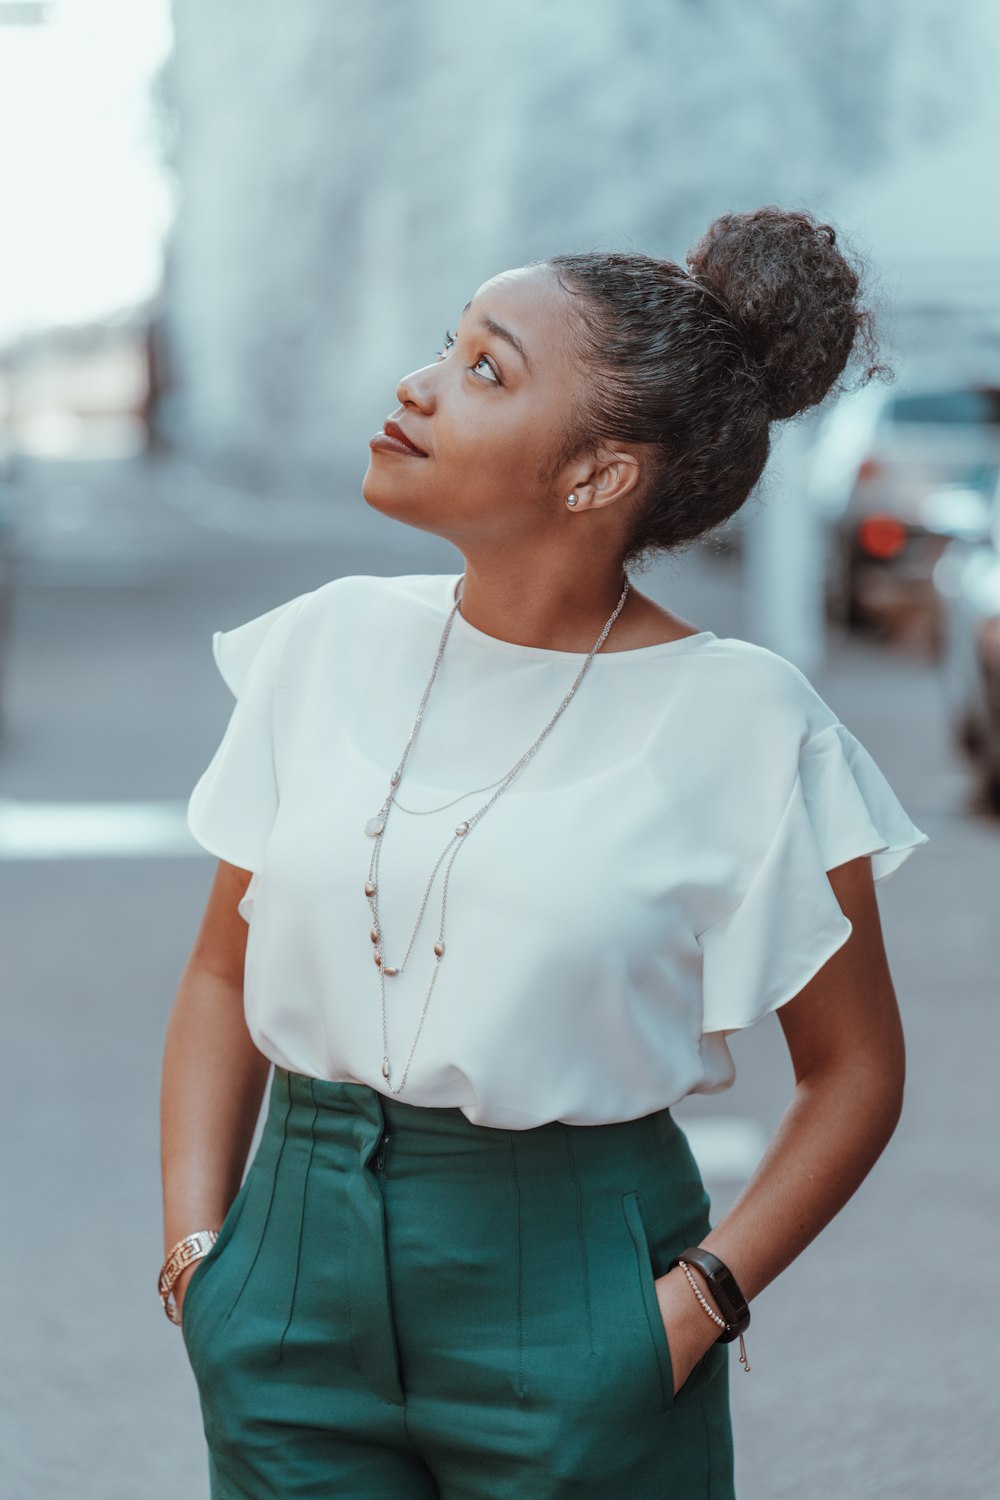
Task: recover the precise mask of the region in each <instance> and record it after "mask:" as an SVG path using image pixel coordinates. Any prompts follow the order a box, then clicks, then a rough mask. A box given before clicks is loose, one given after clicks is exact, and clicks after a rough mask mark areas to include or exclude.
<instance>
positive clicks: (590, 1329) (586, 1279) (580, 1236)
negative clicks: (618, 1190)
mask: <svg viewBox="0 0 1000 1500" xmlns="http://www.w3.org/2000/svg"><path fill="white" fill-rule="evenodd" d="M559 1123H560V1125H561V1126H562V1132H563V1140H564V1141H565V1142H566V1155H567V1157H568V1159H569V1172H570V1177H571V1178H572V1180H573V1191H574V1193H575V1194H576V1237H577V1242H578V1243H579V1246H580V1264H581V1267H582V1270H583V1298H584V1302H585V1304H586V1308H587V1339H588V1341H589V1343H590V1352H591V1354H596V1353H597V1350H596V1349H595V1348H594V1318H593V1313H592V1310H591V1305H590V1260H589V1257H588V1255H587V1238H586V1235H585V1234H584V1232H583V1189H582V1188H581V1186H580V1174H579V1171H578V1169H577V1163H576V1153H575V1151H574V1148H573V1134H572V1129H571V1127H570V1126H568V1125H566V1124H565V1123H564V1122H563V1121H560V1122H559Z"/></svg>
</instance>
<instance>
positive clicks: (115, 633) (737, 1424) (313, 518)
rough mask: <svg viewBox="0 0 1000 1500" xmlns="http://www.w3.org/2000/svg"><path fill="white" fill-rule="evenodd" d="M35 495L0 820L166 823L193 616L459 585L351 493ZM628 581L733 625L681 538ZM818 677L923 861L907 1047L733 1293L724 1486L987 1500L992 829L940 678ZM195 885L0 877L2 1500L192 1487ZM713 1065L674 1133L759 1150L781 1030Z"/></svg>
mask: <svg viewBox="0 0 1000 1500" xmlns="http://www.w3.org/2000/svg"><path fill="white" fill-rule="evenodd" d="M26 498H27V501H28V511H27V514H26V517H25V522H24V525H23V527H22V535H21V551H22V558H21V566H20V576H21V581H20V587H19V592H18V595H17V598H16V602H15V611H14V632H13V639H12V641H11V643H10V652H9V657H8V662H7V667H8V670H7V673H6V688H5V698H6V701H5V733H4V735H3V738H2V740H0V800H2V801H5V802H6V804H7V806H8V807H10V806H11V805H12V804H13V805H17V806H25V807H30V806H33V805H35V804H37V803H46V802H48V803H51V802H60V801H69V802H74V803H80V804H89V803H101V802H106V801H109V800H113V801H118V802H129V801H133V800H134V801H137V802H155V803H177V804H179V803H183V802H184V801H185V800H186V797H187V795H188V793H189V791H190V788H191V786H192V785H193V783H194V781H195V779H196V778H197V776H198V775H199V774H200V772H201V770H202V769H203V767H204V765H205V764H206V763H207V759H208V757H209V756H210V754H211V752H212V750H213V749H214V746H215V743H216V742H217V740H218V737H219V734H220V733H221V729H222V727H223V725H224V723H225V720H226V717H227V715H228V713H229V709H230V706H231V699H230V698H229V695H228V693H227V691H226V690H225V688H224V687H223V685H222V684H221V682H220V681H219V679H218V677H217V675H216V672H215V667H214V664H213V662H212V659H211V652H210V649H209V637H210V634H211V631H212V630H213V629H215V628H218V627H227V626H230V625H234V624H237V623H239V622H241V621H242V620H244V619H247V618H249V617H250V616H252V615H254V614H257V613H259V612H260V611H262V610H264V609H266V608H269V607H271V605H273V604H276V603H278V602H280V601H281V600H283V599H286V598H289V597H291V596H292V595H294V594H297V593H300V592H301V591H302V590H304V589H307V588H311V587H314V586H316V585H317V584H319V583H322V582H324V581H325V580H326V579H327V578H330V577H333V576H335V575H337V574H341V573H347V572H372V573H400V572H410V571H452V570H454V571H458V569H459V568H460V567H461V557H460V555H459V554H458V553H457V552H455V551H454V550H453V549H452V548H451V547H449V546H448V545H447V544H443V543H440V542H438V541H437V540H436V539H434V538H432V537H429V536H426V535H424V534H422V533H415V532H412V531H408V530H407V529H406V528H403V527H400V526H399V525H397V524H395V523H392V522H389V521H387V520H385V519H384V518H382V517H379V516H375V515H373V514H372V513H371V512H369V511H368V509H367V507H366V506H365V505H364V502H363V500H362V499H361V498H360V496H358V498H357V499H353V498H349V499H347V500H342V501H340V502H339V503H338V502H336V501H335V500H333V499H330V500H329V501H327V502H324V503H319V502H309V503H306V502H302V503H298V502H296V503H291V502H290V503H289V505H288V507H287V510H286V511H284V512H282V513H281V514H280V515H279V514H278V512H277V509H276V506H275V505H273V504H270V505H268V504H266V503H264V502H259V503H254V504H252V505H246V506H243V507H242V508H241V507H240V505H239V498H238V497H235V496H232V495H227V494H225V493H224V492H222V491H217V490H210V489H209V488H208V487H206V486H204V485H202V484H200V483H199V482H198V481H196V480H195V479H194V478H193V477H192V476H191V475H190V474H185V473H184V471H180V470H174V469H171V470H169V471H167V472H165V473H163V474H161V475H160V476H158V478H157V480H156V483H152V482H151V480H150V477H149V476H148V475H146V474H143V473H141V472H139V471H132V470H130V469H127V468H125V469H122V470H120V471H109V472H105V471H103V470H97V469H93V468H92V469H90V470H84V469H81V470H80V471H79V472H71V471H68V470H65V471H62V472H61V474H60V475H59V477H58V479H56V478H54V477H53V476H52V475H46V474H41V475H38V476H35V477H34V478H32V479H31V482H30V487H29V493H28V495H27V497H26ZM282 516H284V520H282ZM282 530H284V531H285V533H286V535H284V536H282ZM288 533H290V535H289V534H288ZM640 587H642V588H643V589H644V590H646V591H648V592H651V593H654V594H656V596H657V597H659V598H661V599H662V600H663V601H664V602H667V603H669V604H670V605H671V607H672V608H674V609H676V610H677V611H678V612H679V613H681V614H682V615H684V616H685V617H686V618H688V619H690V620H692V621H694V622H696V623H698V624H699V625H700V626H702V627H703V628H710V629H713V630H715V631H716V633H717V634H725V635H743V634H745V631H744V629H743V624H742V621H743V612H742V607H741V597H740V588H739V564H738V560H737V559H736V558H735V557H733V556H709V555H706V554H705V553H704V552H703V551H702V549H695V551H694V552H693V553H691V554H690V555H689V556H688V557H687V558H686V559H684V560H683V561H682V562H681V563H679V564H676V565H674V566H673V567H670V568H665V569H663V570H661V571H659V572H658V573H657V574H656V576H655V577H652V576H647V577H645V578H643V579H642V580H640ZM813 681H814V682H815V684H816V686H817V688H818V689H819V690H820V691H821V692H822V693H823V695H824V696H825V697H826V698H827V701H828V702H830V703H831V704H832V705H833V707H834V708H835V709H836V711H837V712H838V713H839V715H840V717H841V718H842V719H843V720H844V722H845V723H846V724H847V725H848V726H849V727H850V728H851V729H852V730H853V731H854V732H855V733H856V734H857V735H858V737H859V738H860V739H861V741H862V742H863V743H864V744H865V745H866V746H867V748H868V749H869V750H870V751H871V753H872V754H873V755H874V757H875V758H876V760H877V761H878V763H879V764H880V766H881V767H882V769H883V770H884V771H885V773H886V775H887V776H888V777H889V780H890V782H891V783H892V785H893V786H894V787H895V789H896V791H897V793H898V795H899V796H900V798H901V799H902V801H903V804H904V806H905V807H906V808H907V810H908V812H909V813H910V814H911V816H912V817H913V818H914V820H915V821H916V823H917V824H918V825H919V826H920V827H921V828H923V829H924V830H925V831H926V832H927V833H928V834H929V835H930V839H931V842H930V844H929V845H927V846H925V847H924V848H923V849H922V850H918V851H917V852H916V853H915V854H914V855H913V857H912V859H911V860H910V861H909V862H908V863H907V864H906V865H905V866H904V867H903V869H902V870H901V871H899V872H898V873H897V874H896V875H894V876H893V877H892V878H891V879H890V880H889V881H888V882H887V883H886V884H885V885H884V886H883V887H882V888H881V891H880V906H881V911H882V919H883V925H884V930H885V936H886V945H887V949H888V952H889V957H890V962H891V965H892V970H893V975H894V978H895V982H896V989H897V993H898V996H899V1000H900V1006H901V1009H902V1013H903V1018H904V1025H905V1029H906V1036H907V1044H908V1082H907V1094H906V1104H905V1108H904V1113H903V1118H902V1121H901V1124H900V1126H899V1128H898V1130H897V1132H896V1134H895V1135H894V1137H893V1139H892V1141H891V1142H890V1143H889V1146H888V1147H887V1149H886V1150H885V1152H884V1153H883V1155H882V1157H881V1158H880V1159H879V1161H878V1163H877V1164H876V1166H875V1167H874V1169H873V1171H872V1172H871V1173H870V1175H869V1177H868V1178H867V1179H866V1180H865V1182H864V1183H863V1185H862V1187H861V1188H860V1190H859V1191H858V1193H857V1194H856V1195H855V1196H854V1198H853V1199H852V1200H851V1201H850V1202H849V1203H848V1205H847V1206H846V1207H845V1208H844V1209H843V1210H842V1212H841V1213H840V1214H839V1215H838V1216H837V1218H836V1219H835V1220H834V1221H833V1223H832V1224H831V1225H829V1226H828V1228H827V1229H826V1230H825V1231H824V1232H823V1233H822V1234H821V1235H820V1236H819V1237H818V1239H817V1240H815V1241H814V1242H813V1244H812V1245H811V1246H809V1247H808V1249H807V1250H806V1251H805V1253H804V1254H803V1255H801V1256H800V1257H799V1258H798V1259H797V1260H796V1261H795V1262H794V1263H793V1264H792V1265H791V1266H790V1267H789V1268H788V1269H787V1270H786V1271H785V1272H784V1273H783V1274H782V1275H781V1276H780V1277H779V1278H778V1279H777V1280H776V1281H775V1282H773V1283H772V1284H771V1286H770V1287H768V1288H767V1289H766V1290H765V1291H764V1292H763V1293H762V1294H761V1295H760V1296H759V1297H758V1298H757V1299H755V1301H754V1306H753V1323H752V1328H751V1330H750V1331H749V1332H748V1334H747V1350H748V1354H749V1356H750V1363H751V1365H752V1370H751V1371H750V1373H749V1374H746V1373H744V1371H743V1369H742V1367H741V1366H740V1365H739V1364H738V1362H737V1361H736V1359H735V1357H734V1359H733V1361H732V1374H731V1390H732V1398H733V1419H734V1431H735V1440H736V1451H737V1480H738V1493H739V1495H740V1497H741V1500H785V1497H789V1500H790V1497H792V1496H795V1497H800V1496H802V1495H808V1496H809V1500H834V1497H836V1500H840V1497H844V1496H850V1497H852V1500H863V1497H869V1496H871V1497H875V1496H878V1497H880V1500H890V1497H899V1500H942V1497H948V1500H952V1497H963V1500H993V1497H995V1496H996V1495H997V1494H1000V1471H998V1465H997V1444H996V1431H995V1429H996V1417H997V1390H998V1388H1000V1357H998V1354H997V1341H996V1339H995V1336H994V1332H993V1327H992V1303H991V1293H992V1281H991V1278H990V1272H991V1271H992V1270H993V1269H995V1267H996V1266H997V1265H1000V1257H998V1248H1000V1247H998V1238H1000V1231H998V1223H1000V1215H998V1211H997V1210H998V1203H997V1198H998V1189H997V1176H996V1170H995V1142H996V1140H997V1120H996V1106H995V1099H996V1093H997V1091H996V1086H995V1077H994V1075H995V1071H996V1067H997V1061H998V1059H1000V1004H998V1001H1000V983H998V972H1000V936H998V928H1000V924H998V921H997V914H998V908H997V891H998V889H1000V824H998V821H997V820H996V819H995V818H990V817H989V816H988V815H987V814H986V813H985V811H983V810H982V809H981V808H980V807H978V806H977V803H976V799H975V797H974V795H973V789H972V782H971V778H970V775H969V772H968V770H967V768H966V767H965V766H964V764H963V762H962V761H961V760H960V758H959V757H958V755H957V753H956V752H955V751H954V750H953V748H952V747H951V745H950V743H949V739H948V734H947V730H946V727H945V724H944V720H943V713H942V698H941V694H940V690H939V687H938V683H937V679H936V675H935V669H934V667H933V664H932V663H930V662H929V661H926V660H924V659H922V658H921V657H920V656H919V655H917V654H915V653H914V652H912V651H906V650H902V649H899V648H888V647H885V646H879V645H877V644H874V643H871V642H848V641H844V640H839V639H838V640H837V641H835V642H834V643H833V650H832V652H831V656H830V659H829V662H828V665H827V666H826V667H824V668H823V670H822V671H821V672H819V673H816V674H813ZM211 873H212V860H211V858H210V857H209V856H207V855H205V854H204V853H202V852H201V851H199V850H198V849H197V847H196V846H194V845H192V847H191V849H190V851H189V852H188V853H182V854H181V855H180V856H179V857H178V856H177V855H176V854H174V855H173V856H171V857H165V856H163V855H158V854H155V853H145V854H142V853H140V854H138V855H130V856H126V855H122V854H118V855H115V856H104V857H98V856H91V857H75V858H67V857H49V858H41V857H38V856H37V854H36V855H32V854H31V853H30V851H28V852H23V851H22V853H21V854H20V855H19V856H18V857H16V858H14V857H8V858H7V859H2V858H0V928H2V932H0V954H2V957H0V975H2V990H3V1001H4V1005H3V1015H4V1023H5V1045H4V1047H3V1049H2V1054H0V1066H2V1069H3V1079H2V1092H0V1099H2V1109H3V1115H2V1130H0V1150H2V1153H3V1172H4V1176H3V1181H4V1184H5V1193H4V1200H5V1216H4V1231H3V1233H2V1235H0V1271H2V1274H0V1295H2V1298H3V1303H2V1312H3V1330H4V1340H3V1346H4V1357H3V1359H2V1361H0V1367H2V1374H0V1380H2V1387H0V1393H2V1394H0V1474H2V1475H3V1478H2V1479H0V1492H2V1494H3V1495H4V1496H5V1497H8V1500H36V1497H37V1500H41V1497H45V1500H57V1497H67V1500H68V1497H73V1500H161V1497H168V1496H176V1495H184V1496H185V1497H186V1500H204V1497H206V1496H207V1493H208V1485H207V1477H206V1466H205V1455H204V1445H203V1439H202V1435H201V1425H200V1413H199V1409H198V1403H197V1396H196V1391H195V1386H194V1382H193V1379H192V1376H191V1373H190V1370H189V1367H188V1365H187V1362H186V1358H185V1354H184V1349H183V1345H182V1342H181V1339H180V1336H179V1333H178V1330H177V1329H175V1328H174V1327H173V1326H172V1325H170V1324H168V1322H167V1321H166V1319H165V1318H164V1317H163V1314H162V1312H161V1310H160V1306H159V1302H158V1300H157V1297H156V1292H155V1278H156V1271H157V1269H158V1267H159V1263H160V1258H161V1225H160V1200H159V1162H158V1116H157V1111H158V1097H157V1096H158V1086H159V1069H160V1056H161V1047H162V1041H163V1032H164V1027H165V1024H166V1019H167V1014H168V1011H169V1008H170V1005H171V1002H172V999H173V994H174V991H175V987H176V984H177V981H178V979H179V976H180V972H181V969H182V966H183V964H184V961H185V959H186V956H187V952H188V949H189V946H190V943H191V941H192V939H193V935H194V931H195V927H196V924H197V921H198V919H199V916H200V912H201V909H202V907H203V904H204V900H205V898H206V896H207V892H208V886H209V882H210V878H211ZM732 1050H733V1053H734V1056H735V1058H736V1064H737V1070H738V1076H737V1081H736V1084H735V1085H734V1087H733V1088H732V1089H730V1090H729V1091H728V1092H726V1093H724V1094H722V1095H716V1096H713V1097H702V1098H700V1099H697V1098H692V1099H690V1100H687V1101H684V1103H683V1104H682V1105H680V1106H679V1107H678V1108H677V1111H676V1113H677V1116H678V1118H679V1119H680V1120H681V1122H682V1123H683V1124H686V1125H690V1127H691V1129H692V1130H696V1129H697V1128H698V1127H699V1126H700V1125H703V1124H704V1123H706V1122H712V1121H715V1122H723V1121H726V1120H731V1121H733V1122H742V1123H743V1124H744V1125H745V1124H746V1122H748V1121H749V1122H752V1124H753V1125H754V1126H755V1127H756V1128H757V1129H758V1130H759V1131H760V1132H761V1133H762V1135H763V1138H764V1139H766V1138H767V1137H768V1136H769V1135H770V1133H771V1132H772V1131H773V1130H774V1128H775V1126H776V1125H777V1122H778V1120H779V1118H780V1116H781V1113H782V1111H783V1109H784V1108H785V1105H786V1103H787V1101H788V1098H789V1094H790V1090H791V1086H792V1078H791V1070H790V1065H789V1060H788V1055H787V1051H786V1050H785V1048H784V1045H783V1041H782V1036H781V1031H780V1027H779V1024H778V1022H777V1020H776V1018H775V1017H774V1016H769V1017H767V1018H765V1019H764V1020H763V1021H761V1022H760V1023H759V1024H758V1025H757V1026H756V1027H753V1028H751V1029H750V1030H748V1031H746V1032H744V1033H742V1034H740V1035H739V1036H737V1037H735V1038H734V1039H733V1041H732ZM707 1182H708V1187H709V1190H710V1192H711V1194H712V1204H713V1218H715V1219H718V1218H719V1217H721V1215H722V1214H723V1213H724V1212H725V1210H726V1208H727V1206H728V1204H729V1203H730V1202H731V1201H732V1199H733V1198H734V1197H735V1195H736V1193H737V1192H738V1191H739V1189H740V1187H741V1186H742V1181H741V1178H740V1176H739V1173H738V1172H734V1171H733V1170H732V1169H731V1168H730V1169H729V1171H728V1172H725V1171H724V1172H723V1174H722V1175H721V1176H718V1177H715V1176H712V1177H709V1178H707ZM609 1500H612V1497H609ZM615 1500H617V1497H615ZM622 1500H631V1497H622ZM635 1500H645V1497H635ZM678 1500H684V1497H678Z"/></svg>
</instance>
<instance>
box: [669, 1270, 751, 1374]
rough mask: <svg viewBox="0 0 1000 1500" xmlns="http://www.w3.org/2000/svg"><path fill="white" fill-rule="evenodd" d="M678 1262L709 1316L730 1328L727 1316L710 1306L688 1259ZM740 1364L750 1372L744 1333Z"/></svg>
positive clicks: (715, 1321)
mask: <svg viewBox="0 0 1000 1500" xmlns="http://www.w3.org/2000/svg"><path fill="white" fill-rule="evenodd" d="M677 1264H678V1265H679V1266H680V1268H681V1270H682V1271H683V1272H684V1275H685V1276H686V1277H687V1279H688V1281H689V1282H690V1283H691V1290H692V1291H693V1292H694V1294H695V1296H696V1297H697V1298H698V1301H699V1302H700V1303H701V1305H702V1307H703V1308H704V1309H705V1311H706V1312H707V1313H708V1316H709V1317H710V1318H711V1319H712V1322H713V1323H718V1325H719V1327H720V1328H722V1329H726V1328H728V1327H729V1324H728V1323H727V1322H726V1320H725V1318H720V1317H719V1314H718V1313H717V1312H716V1311H715V1309H714V1307H710V1306H709V1304H708V1301H707V1300H706V1298H705V1297H704V1295H703V1294H702V1290H701V1287H700V1286H699V1285H698V1283H697V1282H696V1281H695V1279H694V1277H693V1276H692V1274H691V1267H690V1266H689V1265H688V1263H687V1261H686V1260H679V1261H678V1262H677ZM740 1364H741V1365H742V1366H743V1369H744V1373H746V1374H749V1372H750V1366H749V1365H748V1364H747V1347H746V1344H744V1342H743V1335H742V1333H741V1334H740Z"/></svg>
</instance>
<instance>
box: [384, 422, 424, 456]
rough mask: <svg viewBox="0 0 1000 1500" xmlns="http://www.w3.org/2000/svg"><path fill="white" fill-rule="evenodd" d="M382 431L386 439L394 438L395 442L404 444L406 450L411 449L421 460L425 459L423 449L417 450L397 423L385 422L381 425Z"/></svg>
mask: <svg viewBox="0 0 1000 1500" xmlns="http://www.w3.org/2000/svg"><path fill="white" fill-rule="evenodd" d="M382 430H383V432H384V433H385V434H386V436H387V437H391V438H395V439H396V441H397V442H400V443H405V444H406V446H407V448H410V449H412V451H413V452H414V453H419V455H420V457H421V458H426V457H427V454H426V453H425V451H424V450H423V448H418V447H417V445H416V443H415V442H414V441H413V439H412V438H408V437H407V435H406V433H405V432H404V431H403V429H402V427H400V425H399V423H398V422H393V421H391V420H390V421H387V422H385V423H384V424H383V427H382Z"/></svg>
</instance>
